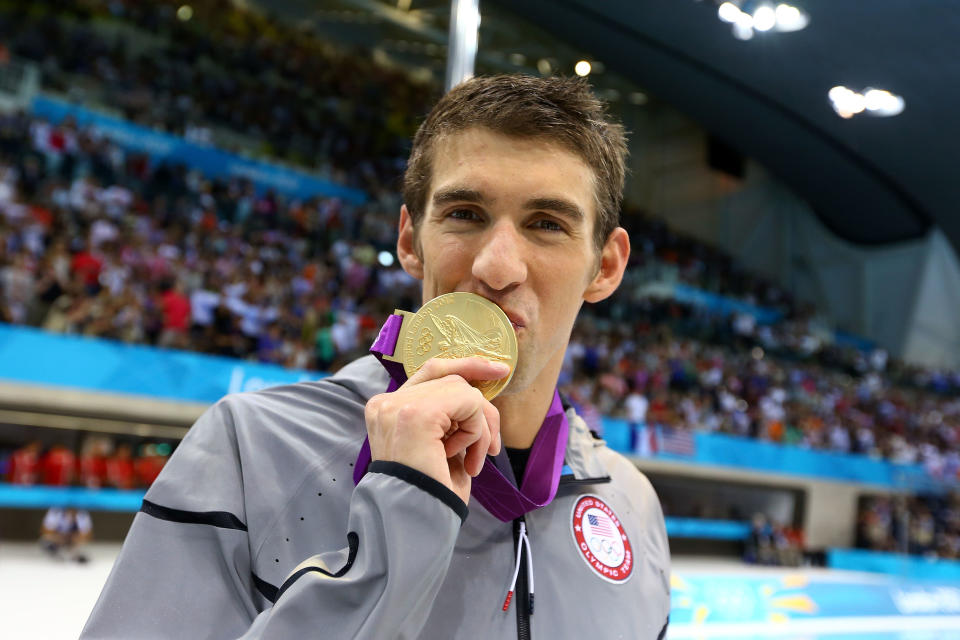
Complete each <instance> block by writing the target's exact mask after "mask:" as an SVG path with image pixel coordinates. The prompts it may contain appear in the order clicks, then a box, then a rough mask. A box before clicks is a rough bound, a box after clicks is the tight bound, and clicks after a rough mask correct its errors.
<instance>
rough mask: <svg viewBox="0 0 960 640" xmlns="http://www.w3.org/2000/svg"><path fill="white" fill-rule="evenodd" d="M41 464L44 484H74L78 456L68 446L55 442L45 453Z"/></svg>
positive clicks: (59, 485)
mask: <svg viewBox="0 0 960 640" xmlns="http://www.w3.org/2000/svg"><path fill="white" fill-rule="evenodd" d="M40 466H41V468H42V470H43V476H42V478H43V480H42V483H43V484H46V485H52V486H56V487H67V486H70V485H71V484H73V480H74V478H75V476H76V470H77V457H76V456H75V455H74V454H73V451H71V450H70V449H68V448H67V447H65V446H63V445H61V444H55V445H53V446H52V447H50V449H49V450H48V451H47V453H45V454H44V456H43V458H42V460H41V463H40Z"/></svg>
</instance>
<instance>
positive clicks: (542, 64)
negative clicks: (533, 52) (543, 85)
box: [537, 58, 553, 76]
mask: <svg viewBox="0 0 960 640" xmlns="http://www.w3.org/2000/svg"><path fill="white" fill-rule="evenodd" d="M537 71H539V72H540V75H542V76H548V75H550V73H551V72H552V71H553V66H552V65H551V64H550V61H549V60H547V59H546V58H540V59H539V60H537Z"/></svg>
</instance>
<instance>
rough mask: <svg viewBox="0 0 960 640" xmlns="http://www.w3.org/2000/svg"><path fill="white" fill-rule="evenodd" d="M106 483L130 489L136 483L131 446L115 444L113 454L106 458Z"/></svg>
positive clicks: (118, 487)
mask: <svg viewBox="0 0 960 640" xmlns="http://www.w3.org/2000/svg"><path fill="white" fill-rule="evenodd" d="M105 466H106V472H107V484H108V485H109V486H111V487H115V488H117V489H132V488H133V487H134V485H135V483H136V475H135V471H134V462H133V448H132V447H131V446H130V445H129V444H126V443H124V444H120V445H117V448H116V449H115V450H114V452H113V455H112V456H110V457H109V458H107V459H106V465H105Z"/></svg>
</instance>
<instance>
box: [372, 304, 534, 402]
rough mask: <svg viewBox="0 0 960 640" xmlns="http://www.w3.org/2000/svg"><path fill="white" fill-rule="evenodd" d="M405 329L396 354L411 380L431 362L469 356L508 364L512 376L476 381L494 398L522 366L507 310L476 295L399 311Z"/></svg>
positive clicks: (400, 337) (489, 398)
mask: <svg viewBox="0 0 960 640" xmlns="http://www.w3.org/2000/svg"><path fill="white" fill-rule="evenodd" d="M394 313H396V314H399V315H402V316H403V326H402V327H401V328H400V336H399V338H398V340H397V347H396V349H395V350H394V353H393V355H392V356H387V355H384V358H386V359H388V360H393V361H396V362H402V363H403V368H404V370H405V371H406V372H407V376H408V377H409V376H412V375H413V374H415V373H416V372H417V371H419V370H420V367H422V366H423V364H424V363H425V362H426V361H427V360H429V359H430V358H469V357H471V356H480V357H481V358H486V359H487V360H493V361H496V362H506V363H507V364H509V365H510V374H509V375H508V376H507V377H505V378H501V379H500V380H485V381H480V382H473V383H472V384H473V386H475V387H476V388H478V389H480V391H481V392H482V393H483V395H484V397H485V398H486V399H487V400H492V399H493V398H495V397H496V396H497V394H499V393H500V392H501V391H502V390H503V389H504V388H505V387H506V386H507V384H508V383H509V382H510V379H511V378H512V377H513V372H514V370H515V369H516V365H517V335H516V333H515V332H514V330H513V325H511V324H510V320H509V319H508V318H507V316H506V314H505V313H504V312H503V310H502V309H501V308H500V307H498V306H497V305H496V304H494V303H493V302H490V301H489V300H487V299H486V298H484V297H482V296H478V295H476V294H473V293H463V292H458V293H447V294H444V295H441V296H437V297H436V298H434V299H433V300H430V301H428V302H426V303H425V304H424V305H423V306H422V307H421V308H420V310H419V311H417V312H416V313H410V312H409V311H401V310H397V311H395V312H394Z"/></svg>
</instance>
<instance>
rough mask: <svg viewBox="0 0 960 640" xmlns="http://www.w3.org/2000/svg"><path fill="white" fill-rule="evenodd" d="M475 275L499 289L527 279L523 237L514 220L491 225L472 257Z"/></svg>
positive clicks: (484, 282)
mask: <svg viewBox="0 0 960 640" xmlns="http://www.w3.org/2000/svg"><path fill="white" fill-rule="evenodd" d="M472 273H473V277H474V278H476V279H477V280H479V281H480V282H482V283H483V284H485V285H486V286H488V287H490V288H491V289H494V290H496V291H502V290H504V289H507V288H509V287H510V286H511V285H515V284H519V283H521V282H523V281H524V280H526V278H527V263H526V259H525V257H524V255H523V238H522V237H521V236H520V234H519V233H518V231H517V229H516V227H514V225H513V224H512V222H510V221H507V220H503V221H499V222H497V223H496V224H494V225H493V227H491V228H490V229H489V230H488V231H487V233H486V234H485V237H484V239H483V246H482V247H481V248H480V250H479V251H478V252H477V255H476V257H475V258H474V260H473V270H472Z"/></svg>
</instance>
